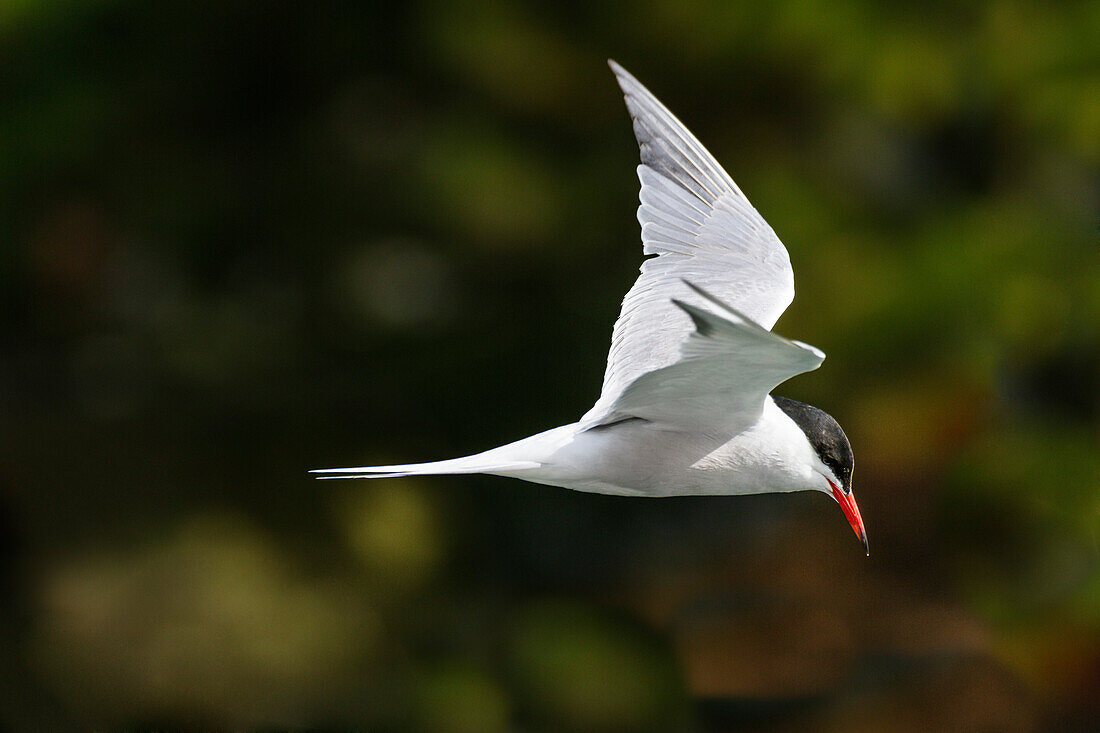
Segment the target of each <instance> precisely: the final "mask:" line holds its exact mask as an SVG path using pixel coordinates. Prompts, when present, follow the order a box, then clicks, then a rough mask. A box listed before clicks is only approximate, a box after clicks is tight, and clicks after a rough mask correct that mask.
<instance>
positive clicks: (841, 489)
mask: <svg viewBox="0 0 1100 733" xmlns="http://www.w3.org/2000/svg"><path fill="white" fill-rule="evenodd" d="M773 399H774V400H775V404H776V405H777V406H778V407H779V409H781V410H783V412H785V413H786V414H787V416H788V417H789V418H791V420H793V421H794V422H795V424H796V425H798V427H800V428H801V429H802V432H803V433H805V435H806V440H808V441H809V443H810V445H811V446H812V447H813V449H814V453H815V457H814V461H813V466H812V468H813V470H814V473H815V474H816V475H815V476H814V479H813V480H814V486H813V488H815V489H818V490H819V491H824V492H825V493H826V494H828V495H829V496H831V497H833V499H835V500H836V503H837V504H839V505H840V508H841V509H842V510H843V511H844V516H845V517H847V519H848V524H850V525H852V531H853V532H855V533H856V537H858V538H859V541H860V542H861V543H863V549H864V551H865V552H867V554H868V555H869V554H871V553H870V551H869V550H868V549H867V531H866V530H865V529H864V528H863V518H862V517H861V516H860V515H859V506H858V505H857V504H856V497H855V495H854V494H853V493H852V470H853V468H854V467H855V458H854V456H853V455H852V446H851V444H850V443H849V442H848V436H847V435H845V434H844V430H843V429H841V427H840V425H839V424H838V423H837V421H836V420H834V419H833V417H832V416H831V415H829V414H828V413H827V412H825V411H824V410H819V409H818V408H816V407H814V406H813V405H807V404H805V403H803V402H796V401H795V400H789V399H787V398H786V397H773Z"/></svg>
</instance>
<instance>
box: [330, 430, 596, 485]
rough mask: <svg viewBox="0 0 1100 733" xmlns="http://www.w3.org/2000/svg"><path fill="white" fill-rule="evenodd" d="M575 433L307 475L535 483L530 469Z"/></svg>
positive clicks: (548, 433) (556, 432) (540, 464)
mask: <svg viewBox="0 0 1100 733" xmlns="http://www.w3.org/2000/svg"><path fill="white" fill-rule="evenodd" d="M575 432H576V425H563V426H561V427H558V428H554V429H552V430H547V431H546V432H543V433H539V434H538V435H532V436H531V437H529V438H524V439H523V440H517V441H516V442H515V443H509V444H508V445H502V446H500V447H499V448H493V449H492V450H487V451H485V452H483V453H475V454H474V455H472V456H464V457H462V458H452V459H450V460H447V461H432V462H430V463H400V464H397V465H393V466H359V467H357V468H317V469H314V470H312V471H310V473H313V474H317V478H329V479H331V478H395V477H397V476H422V475H426V474H441V473H491V474H495V475H498V476H500V475H503V476H511V475H516V474H522V477H523V478H527V479H528V480H535V481H537V480H538V479H535V478H534V477H533V476H532V473H536V472H534V471H532V469H539V468H542V467H543V466H544V465H545V461H546V459H547V458H548V457H549V456H551V455H552V454H553V453H554V452H555V451H556V450H558V449H559V448H561V447H562V446H563V445H565V444H566V443H568V442H569V441H570V440H571V439H572V437H573V435H574V433H575ZM528 472H530V473H528Z"/></svg>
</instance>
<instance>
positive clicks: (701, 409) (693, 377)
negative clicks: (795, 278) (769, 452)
mask: <svg viewBox="0 0 1100 733" xmlns="http://www.w3.org/2000/svg"><path fill="white" fill-rule="evenodd" d="M684 285H685V289H687V290H689V291H694V293H695V294H696V295H697V296H698V298H699V299H701V300H703V301H705V302H707V303H708V304H709V306H710V307H709V308H708V309H707V310H704V309H702V308H699V307H696V306H694V305H690V304H688V303H685V302H683V301H682V300H674V301H672V304H673V306H674V307H678V308H679V309H680V310H681V311H682V312H683V313H685V314H686V317H687V318H689V321H690V322H691V323H693V324H694V330H693V331H692V332H691V333H690V334H689V335H688V336H687V338H686V339H685V340H684V341H683V342H682V344H681V346H680V350H679V354H678V358H677V360H676V361H675V362H673V363H672V364H670V365H668V366H664V367H661V368H659V369H655V370H653V371H650V372H646V373H645V374H643V375H642V376H640V377H638V378H637V379H635V380H634V381H633V382H631V383H630V384H629V385H628V386H627V387H626V389H624V390H623V391H622V393H621V394H620V395H619V397H618V399H616V400H615V403H614V405H613V406H612V408H611V413H610V415H609V416H608V418H609V420H610V421H615V420H622V419H624V418H627V417H640V418H643V419H646V420H650V421H653V422H656V423H659V424H664V425H673V426H676V427H687V428H690V429H696V430H707V431H715V430H731V431H736V430H741V429H744V428H745V427H748V426H749V425H751V424H752V423H754V422H755V421H756V419H757V417H759V415H760V411H761V410H762V409H763V407H764V399H765V397H766V396H767V394H768V393H769V392H771V391H772V390H773V389H774V388H775V387H776V385H778V384H780V383H781V382H784V381H786V380H787V379H790V378H791V377H793V376H794V375H796V374H801V373H802V372H808V371H811V370H813V369H817V367H818V366H820V365H821V362H822V360H823V359H824V358H825V354H823V353H822V352H821V351H820V350H819V349H816V348H814V347H813V346H809V345H807V344H803V343H799V342H798V341H789V340H787V339H785V338H783V337H782V336H779V335H777V334H774V333H772V332H771V331H769V330H767V329H766V328H764V327H762V326H760V325H758V324H756V323H754V322H753V321H752V320H750V319H749V318H748V317H747V316H746V315H745V314H743V313H739V312H738V311H736V310H734V309H733V308H731V307H730V306H729V305H727V304H725V303H723V302H722V301H721V300H719V299H718V298H716V297H715V296H713V295H711V294H710V293H708V292H707V291H705V290H703V289H702V288H700V287H698V286H696V285H693V284H692V283H689V282H685V283H684ZM600 422H601V423H606V422H607V420H605V421H600Z"/></svg>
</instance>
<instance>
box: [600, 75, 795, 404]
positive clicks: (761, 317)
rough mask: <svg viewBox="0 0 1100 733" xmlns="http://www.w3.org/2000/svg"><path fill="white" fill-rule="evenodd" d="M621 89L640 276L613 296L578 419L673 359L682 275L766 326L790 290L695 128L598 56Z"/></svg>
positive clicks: (774, 245)
mask: <svg viewBox="0 0 1100 733" xmlns="http://www.w3.org/2000/svg"><path fill="white" fill-rule="evenodd" d="M608 63H609V64H610V66H611V69H612V71H614V72H615V76H616V77H617V79H618V81H619V86H621V87H622V90H623V93H624V95H625V97H626V105H627V108H628V109H629V111H630V116H631V118H633V120H634V134H635V136H636V137H637V138H638V146H639V148H640V150H641V161H642V163H641V165H640V166H638V178H639V179H640V180H641V184H642V188H641V192H640V194H639V198H640V200H641V206H639V207H638V221H640V222H641V225H642V243H643V251H644V252H645V254H647V255H657V256H656V257H651V258H649V259H647V260H646V261H645V262H643V263H642V267H641V273H642V274H641V276H640V277H639V278H638V280H637V281H636V282H635V283H634V287H632V288H631V289H630V292H628V293H627V294H626V297H625V298H624V299H623V305H622V310H621V312H620V314H619V319H618V320H617V321H616V322H615V330H614V333H613V335H612V338H611V351H610V353H609V354H608V360H607V370H606V371H605V372H604V380H603V389H602V392H601V395H600V399H599V401H597V403H596V405H595V406H594V407H593V408H592V409H591V410H590V411H589V412H588V414H587V415H586V416H585V418H584V422H588V423H594V422H595V423H598V422H604V421H605V420H604V418H606V417H607V416H608V415H609V414H610V411H611V407H612V405H614V403H615V401H616V400H617V399H618V397H619V396H620V395H621V394H622V392H623V390H625V389H626V388H627V385H629V384H631V383H632V382H634V380H636V379H637V378H639V377H641V376H642V375H643V374H646V373H647V372H651V371H653V370H655V369H660V368H662V367H666V366H668V365H670V364H672V363H674V362H675V361H676V360H677V358H678V356H679V353H680V346H681V344H683V342H684V340H685V339H686V338H687V337H688V334H690V333H691V330H692V328H691V318H689V316H688V314H687V313H686V312H685V311H684V310H682V309H681V308H678V307H677V306H676V305H674V303H673V300H674V299H677V298H679V299H681V300H683V301H685V302H687V303H691V302H697V301H698V297H697V296H696V295H695V294H693V293H692V291H691V290H690V289H689V288H688V287H687V286H686V285H685V284H684V283H683V279H684V278H687V279H690V280H691V281H692V282H694V283H696V284H697V285H699V286H701V287H704V288H706V290H707V291H709V292H711V293H714V294H715V296H716V297H717V298H720V299H721V300H722V301H723V302H725V303H728V304H729V305H730V307H731V308H732V309H735V310H736V311H737V312H738V313H741V314H744V317H746V318H747V319H748V320H750V321H753V322H755V323H757V324H760V325H761V326H763V327H764V328H765V329H770V328H771V327H772V325H773V324H774V323H775V321H776V320H777V319H778V318H779V316H780V314H782V313H783V311H784V310H785V309H786V307H787V306H788V305H790V302H791V300H792V299H793V298H794V273H793V272H792V271H791V263H790V258H789V257H788V256H787V250H786V249H785V248H784V247H783V243H782V242H780V241H779V238H778V237H776V235H775V232H773V231H772V228H771V227H770V226H768V223H767V222H766V221H764V219H763V218H762V217H761V216H760V214H758V213H757V212H756V209H754V208H753V207H752V204H750V203H749V200H748V199H747V198H745V195H744V194H743V193H741V189H739V188H738V187H737V184H735V183H734V182H733V180H732V179H731V178H730V177H729V174H727V173H726V172H725V171H724V170H722V167H721V166H720V165H718V163H717V161H715V160H714V158H713V157H712V156H711V155H710V153H708V152H707V150H706V148H704V147H703V146H702V144H700V143H699V141H698V140H696V139H695V136H694V135H692V134H691V132H690V131H689V130H688V129H687V128H686V127H684V125H683V124H682V123H681V122H680V121H679V120H677V119H676V117H674V116H673V114H672V113H671V112H669V111H668V109H666V108H665V106H664V105H663V104H661V103H660V102H659V101H657V98H656V97H654V96H653V95H652V94H651V93H650V92H649V90H647V89H646V88H645V87H644V86H642V85H641V84H640V83H639V82H638V80H637V79H635V78H634V77H633V76H631V75H630V74H629V73H627V72H626V71H625V70H624V69H623V68H622V67H620V66H619V65H618V64H616V63H615V62H614V61H609V62H608Z"/></svg>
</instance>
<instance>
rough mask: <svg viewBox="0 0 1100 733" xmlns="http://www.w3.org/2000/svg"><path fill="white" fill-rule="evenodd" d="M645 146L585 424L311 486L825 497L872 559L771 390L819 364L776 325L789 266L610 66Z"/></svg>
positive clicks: (745, 208) (830, 454) (667, 117)
mask: <svg viewBox="0 0 1100 733" xmlns="http://www.w3.org/2000/svg"><path fill="white" fill-rule="evenodd" d="M608 64H609V65H610V67H611V70H612V71H613V72H614V73H615V77H616V78H617V80H618V82H619V86H620V87H621V88H622V91H623V94H624V96H625V99H626V106H627V108H628V110H629V112H630V116H631V118H632V120H633V123H634V134H635V136H636V137H637V139H638V146H639V148H640V149H641V164H640V165H639V166H638V168H637V172H638V178H639V179H640V181H641V192H640V194H639V199H640V201H641V205H640V206H639V207H638V220H639V222H641V225H642V244H643V252H644V253H645V254H646V255H651V256H650V257H648V258H646V259H645V261H644V262H643V263H642V266H641V275H640V276H639V277H638V279H637V281H636V282H635V283H634V286H633V287H632V288H631V289H630V291H629V292H628V293H627V294H626V297H625V298H624V299H623V303H622V310H621V312H620V313H619V318H618V320H616V321H615V326H614V330H613V333H612V338H611V351H610V353H609V355H608V359H607V368H606V371H605V372H604V377H603V388H602V390H601V393H600V397H599V399H598V400H597V401H596V404H595V405H594V406H593V407H592V409H590V410H589V411H588V412H587V413H586V414H585V415H584V416H583V417H582V418H581V419H580V420H579V421H577V422H575V423H572V424H570V425H562V426H561V427H556V428H553V429H551V430H547V431H545V432H542V433H538V434H536V435H532V436H530V437H528V438H524V439H522V440H519V441H516V442H514V443H509V444H507V445H503V446H500V447H498V448H493V449H491V450H487V451H484V452H482V453H477V454H475V455H470V456H465V457H462V458H453V459H450V460H444V461H434V462H431V463H409V464H399V465H391V466H359V467H356V468H329V469H317V470H315V471H312V473H316V474H320V478H386V477H393V476H410V475H421V474H477V473H480V474H492V475H496V476H509V477H512V478H518V479H523V480H525V481H531V482H534V483H538V484H549V485H552V486H561V487H565V488H568V489H574V490H577V491H587V492H596V493H601V494H616V495H621V496H650V497H657V496H680V495H731V494H756V493H768V492H790V491H812V490H816V491H823V492H825V493H826V494H828V495H829V496H831V497H833V499H835V500H836V502H837V503H838V504H839V505H840V508H841V509H842V510H843V512H844V515H845V517H846V518H847V519H848V522H849V524H851V526H852V530H853V531H854V532H855V533H856V535H857V536H858V537H859V540H860V542H861V543H863V547H864V550H866V549H867V533H866V531H865V530H864V527H863V520H862V518H861V517H860V514H859V507H858V506H857V505H856V500H855V496H854V495H853V493H852V469H853V456H852V448H851V445H850V444H849V442H848V438H847V436H845V434H844V431H843V430H842V429H841V427H840V425H839V424H837V422H836V420H834V419H833V418H832V417H831V416H830V415H828V414H826V413H825V412H824V411H823V410H820V409H818V408H816V407H813V406H811V405H807V404H804V403H802V402H796V401H794V400H790V399H786V398H784V397H778V396H773V395H771V394H770V392H771V391H772V390H773V389H775V387H777V386H778V385H779V384H780V383H782V382H785V381H786V380H788V379H790V378H791V377H793V376H795V375H797V374H801V373H803V372H808V371H811V370H813V369H817V367H818V366H820V365H821V362H822V360H823V359H824V358H825V354H824V353H822V352H821V351H820V350H819V349H817V348H814V347H813V346H809V345H808V344H804V343H801V342H798V341H791V340H788V339H786V338H783V337H782V336H779V335H777V334H775V333H772V331H771V328H772V326H773V325H774V324H775V321H776V320H777V319H778V318H779V316H780V315H781V314H782V313H783V311H784V310H785V309H786V308H787V306H788V305H790V303H791V301H792V300H793V298H794V273H793V271H792V270H791V261H790V257H789V255H788V254H787V250H786V248H785V247H784V246H783V243H782V242H780V241H779V238H778V237H777V236H776V234H775V232H774V231H772V228H771V227H770V226H769V225H768V224H767V222H765V221H764V219H763V218H762V217H761V216H760V214H758V213H757V211H756V209H754V208H753V206H752V204H750V203H749V200H748V199H747V198H746V197H745V194H743V193H742V192H741V189H740V188H738V187H737V184H736V183H734V182H733V179H732V178H730V176H729V174H727V173H726V171H725V170H723V169H722V167H721V166H720V165H719V164H718V162H717V161H715V159H714V158H713V157H712V156H711V154H710V153H709V152H707V150H706V149H705V148H704V147H703V145H702V144H701V143H700V142H699V141H698V140H697V139H696V138H695V136H694V135H693V134H692V133H691V132H690V131H689V130H688V129H687V127H685V126H684V125H683V124H682V123H681V122H680V121H679V120H678V119H677V118H676V117H675V116H674V115H673V114H672V113H671V112H670V111H669V110H668V109H667V108H666V107H665V106H664V105H663V104H661V102H659V101H658V100H657V98H656V97H654V96H653V94H651V93H650V92H649V90H648V89H646V88H645V87H644V86H642V84H641V83H639V82H638V80H637V79H635V78H634V77H633V76H631V75H630V74H629V73H628V72H627V71H626V70H624V69H623V68H622V67H621V66H619V65H618V64H617V63H615V62H614V61H608Z"/></svg>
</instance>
